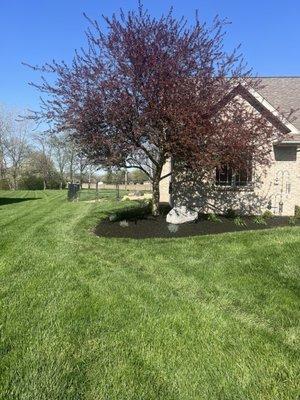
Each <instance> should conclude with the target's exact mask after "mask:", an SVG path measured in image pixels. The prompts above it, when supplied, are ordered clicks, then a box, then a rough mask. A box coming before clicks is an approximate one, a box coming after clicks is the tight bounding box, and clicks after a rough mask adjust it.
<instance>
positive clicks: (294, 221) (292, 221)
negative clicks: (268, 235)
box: [288, 217, 296, 226]
mask: <svg viewBox="0 0 300 400" xmlns="http://www.w3.org/2000/svg"><path fill="white" fill-rule="evenodd" d="M288 224H289V225H290V226H295V225H296V217H290V218H289V220H288Z"/></svg>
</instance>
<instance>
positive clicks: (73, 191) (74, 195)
mask: <svg viewBox="0 0 300 400" xmlns="http://www.w3.org/2000/svg"><path fill="white" fill-rule="evenodd" d="M79 189H80V185H79V183H69V185H68V200H69V201H75V200H78V197H79Z"/></svg>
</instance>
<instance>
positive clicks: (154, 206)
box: [152, 177, 160, 217]
mask: <svg viewBox="0 0 300 400" xmlns="http://www.w3.org/2000/svg"><path fill="white" fill-rule="evenodd" d="M159 178H160V177H158V178H156V179H154V180H153V182H152V188H153V200H152V215H154V216H155V217H156V216H158V215H159V181H160V179H159Z"/></svg>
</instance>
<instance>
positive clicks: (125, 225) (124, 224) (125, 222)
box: [120, 220, 129, 228]
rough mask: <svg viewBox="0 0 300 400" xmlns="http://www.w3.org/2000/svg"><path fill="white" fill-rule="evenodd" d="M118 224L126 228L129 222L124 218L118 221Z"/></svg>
mask: <svg viewBox="0 0 300 400" xmlns="http://www.w3.org/2000/svg"><path fill="white" fill-rule="evenodd" d="M120 226H121V227H122V228H127V227H128V226H129V223H128V221H126V220H124V221H120Z"/></svg>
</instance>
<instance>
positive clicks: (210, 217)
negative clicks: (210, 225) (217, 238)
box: [207, 213, 222, 222]
mask: <svg viewBox="0 0 300 400" xmlns="http://www.w3.org/2000/svg"><path fill="white" fill-rule="evenodd" d="M207 221H210V222H222V220H221V218H220V217H218V216H217V215H216V214H214V213H209V214H207Z"/></svg>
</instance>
